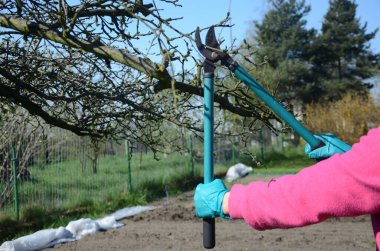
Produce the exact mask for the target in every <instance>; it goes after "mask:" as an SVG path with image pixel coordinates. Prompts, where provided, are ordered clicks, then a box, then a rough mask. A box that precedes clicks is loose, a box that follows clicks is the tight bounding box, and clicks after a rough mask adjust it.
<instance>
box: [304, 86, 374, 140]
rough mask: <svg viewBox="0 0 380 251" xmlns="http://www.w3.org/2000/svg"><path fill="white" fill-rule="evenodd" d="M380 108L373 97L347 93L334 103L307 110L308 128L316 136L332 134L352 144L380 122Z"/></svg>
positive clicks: (311, 107) (318, 105) (307, 107)
mask: <svg viewBox="0 0 380 251" xmlns="http://www.w3.org/2000/svg"><path fill="white" fill-rule="evenodd" d="M379 115H380V114H379V108H378V107H376V106H375V104H374V102H373V99H372V98H371V97H369V96H368V97H363V96H358V95H353V94H352V93H349V94H347V95H346V96H344V97H343V98H342V99H341V100H338V101H336V102H330V103H313V104H310V105H307V106H306V107H305V116H306V125H307V127H308V128H309V129H310V130H311V131H312V132H314V133H326V132H331V133H333V134H334V135H336V136H337V137H339V138H340V139H342V140H344V141H345V142H347V143H349V144H353V143H355V142H358V140H359V138H360V136H362V135H364V134H366V133H367V131H368V130H369V129H370V128H372V127H375V126H377V125H378V124H379V122H380V117H379Z"/></svg>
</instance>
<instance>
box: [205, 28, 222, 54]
mask: <svg viewBox="0 0 380 251" xmlns="http://www.w3.org/2000/svg"><path fill="white" fill-rule="evenodd" d="M206 46H208V47H211V48H215V49H220V47H219V43H218V40H216V36H215V28H214V26H211V27H210V29H208V31H207V34H206Z"/></svg>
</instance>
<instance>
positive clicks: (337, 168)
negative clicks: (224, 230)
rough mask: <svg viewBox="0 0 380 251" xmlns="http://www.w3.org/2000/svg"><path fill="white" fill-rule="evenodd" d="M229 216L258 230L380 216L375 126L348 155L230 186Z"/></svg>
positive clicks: (379, 145) (379, 132)
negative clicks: (365, 215)
mask: <svg viewBox="0 0 380 251" xmlns="http://www.w3.org/2000/svg"><path fill="white" fill-rule="evenodd" d="M229 211H230V216H231V217H232V218H233V219H237V218H242V219H244V220H245V221H246V222H247V223H248V224H249V225H251V226H252V227H254V228H255V229H258V230H265V229H273V228H291V227H298V226H305V225H308V224H313V223H317V222H320V221H323V220H325V219H327V218H329V217H344V216H357V215H363V214H371V213H376V212H380V127H379V128H376V129H373V130H371V131H370V132H369V133H368V135H367V136H363V137H361V139H360V142H359V143H357V144H355V145H354V146H353V148H352V150H351V151H349V152H347V153H344V154H335V155H334V156H332V157H331V158H329V159H327V160H325V161H321V162H319V163H317V164H315V165H313V166H310V167H308V168H305V169H303V170H301V171H300V172H299V173H297V174H296V175H285V176H282V177H280V178H276V179H273V180H271V181H269V182H252V183H250V184H249V185H247V186H244V185H234V186H233V187H232V189H231V193H230V198H229Z"/></svg>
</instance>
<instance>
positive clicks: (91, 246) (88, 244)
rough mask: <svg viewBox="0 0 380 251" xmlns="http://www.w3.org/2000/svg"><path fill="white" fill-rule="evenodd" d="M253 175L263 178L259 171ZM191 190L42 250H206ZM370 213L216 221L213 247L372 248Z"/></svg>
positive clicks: (265, 248)
mask: <svg viewBox="0 0 380 251" xmlns="http://www.w3.org/2000/svg"><path fill="white" fill-rule="evenodd" d="M254 179H260V180H266V179H268V177H266V176H260V177H255V178H254ZM192 199H193V192H187V193H185V194H183V195H181V196H178V197H174V198H169V199H163V200H160V201H157V202H155V203H153V205H155V206H157V207H158V208H157V209H155V210H154V211H150V212H146V213H142V214H140V215H137V216H134V217H132V218H129V219H125V220H123V223H124V224H125V226H124V227H121V228H119V229H113V230H110V231H106V232H99V233H96V234H93V235H90V236H86V237H84V238H83V239H81V240H79V241H76V242H72V243H66V244H60V245H57V246H56V247H54V248H51V249H46V250H53V249H54V250H78V251H87V250H88V251H98V250H104V251H108V250H204V249H203V247H202V221H201V220H199V219H197V218H196V217H194V208H193V202H192ZM374 249H375V242H374V237H373V233H372V228H371V222H370V219H369V217H364V216H363V217H356V218H345V219H331V220H328V221H326V222H323V223H320V224H316V225H312V226H308V227H304V228H297V229H288V230H270V231H262V232H260V231H256V230H254V229H252V228H250V227H249V226H248V225H247V224H246V223H245V222H243V221H227V220H220V219H217V221H216V247H215V249H214V250H271V251H272V250H334V251H336V250H344V251H350V250H355V251H356V250H374Z"/></svg>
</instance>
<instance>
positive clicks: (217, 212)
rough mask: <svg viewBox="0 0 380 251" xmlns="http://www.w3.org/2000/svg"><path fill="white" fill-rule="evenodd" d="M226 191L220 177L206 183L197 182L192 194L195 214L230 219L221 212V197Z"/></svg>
mask: <svg viewBox="0 0 380 251" xmlns="http://www.w3.org/2000/svg"><path fill="white" fill-rule="evenodd" d="M227 192H228V189H227V187H226V186H225V185H224V183H223V181H221V180H220V179H215V180H214V181H212V182H210V183H207V184H199V185H198V186H197V188H196V189H195V194H194V205H195V214H196V215H197V216H198V217H199V218H215V217H222V218H225V219H230V217H229V216H228V215H225V214H224V213H223V208H222V203H223V198H224V195H225V194H226V193H227Z"/></svg>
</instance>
